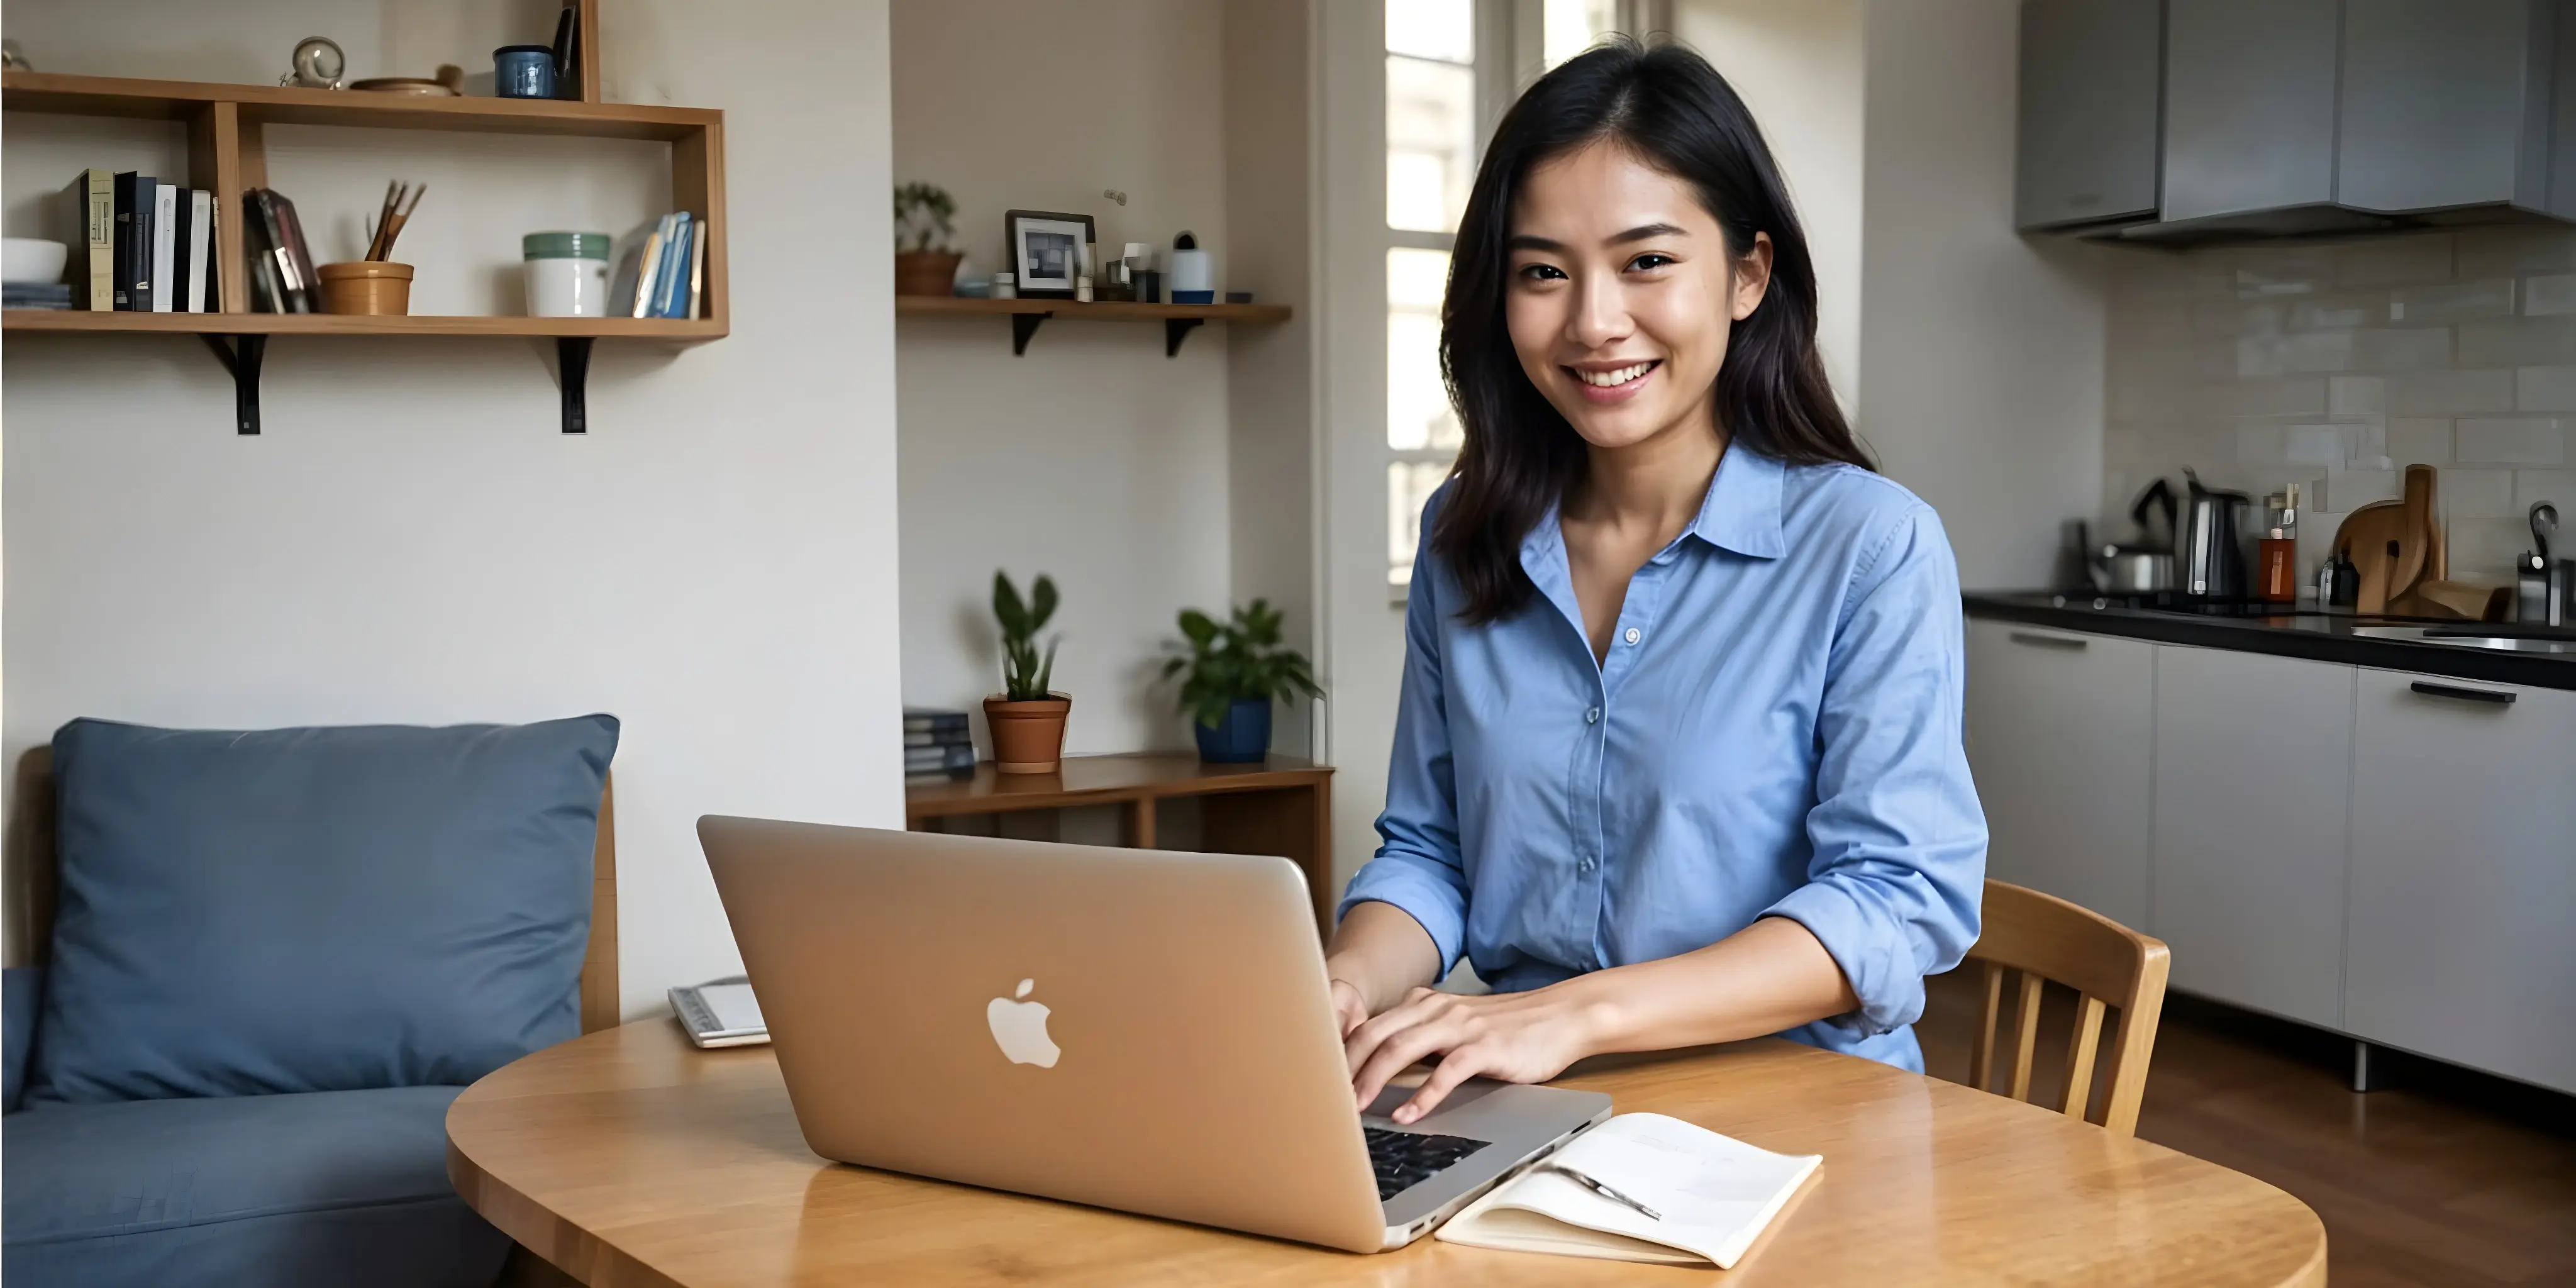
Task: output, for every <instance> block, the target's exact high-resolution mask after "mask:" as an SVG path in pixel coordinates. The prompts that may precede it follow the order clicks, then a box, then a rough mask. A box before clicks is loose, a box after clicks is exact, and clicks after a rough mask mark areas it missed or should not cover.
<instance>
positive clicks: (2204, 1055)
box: [1917, 968, 2576, 1288]
mask: <svg viewBox="0 0 2576 1288" xmlns="http://www.w3.org/2000/svg"><path fill="white" fill-rule="evenodd" d="M1972 969H1973V968H1972ZM1969 973H1970V972H1967V971H1962V972H1957V973H1954V974H1952V975H1948V976H1943V977H1940V978H1936V979H1934V980H1931V981H1930V985H1931V989H1930V993H1931V996H1930V999H1929V1005H1928V1007H1927V1010H1926V1014H1925V1017H1924V1022H1923V1024H1921V1025H1920V1026H1919V1027H1918V1029H1917V1032H1919V1033H1920V1034H1921V1036H1922V1040H1923V1049H1924V1050H1923V1054H1924V1060H1925V1063H1926V1066H1927V1068H1928V1069H1929V1071H1930V1072H1931V1073H1932V1074H1933V1075H1934V1076H1936V1077H1942V1078H1948V1079H1950V1080H1952V1081H1957V1082H1965V1081H1966V1080H1967V1070H1968V1034H1969V1032H1970V1028H1971V1026H1972V1025H1973V1023H1974V1022H1975V1018H1976V1002H1977V998H1976V985H1975V983H1974V981H1973V980H1971V979H1969V978H1967V976H1968V974H1969ZM2050 993H2051V994H2052V996H2051V998H2050V1003H2049V1006H2050V1014H2049V1015H2048V1016H2046V1017H2044V1018H2043V1020H2042V1025H2041V1029H2040V1032H2041V1034H2042V1044H2041V1049H2042V1055H2041V1059H2040V1060H2039V1062H2038V1065H2037V1067H2038V1069H2040V1070H2046V1069H2051V1068H2059V1067H2062V1066H2061V1065H2059V1064H2058V1061H2059V1060H2062V1058H2063V1057H2062V1056H2058V1055H2056V1054H2055V1053H2052V1052H2050V1051H2048V1049H2047V1048H2048V1041H2047V1040H2048V1039H2049V1038H2051V1037H2056V1038H2058V1042H2059V1046H2058V1049H2059V1051H2062V1050H2063V1049H2064V1048H2063V1037H2062V1034H2063V1033H2064V1031H2065V1027H2066V1017H2065V1016H2063V1015H2060V1014H2058V1012H2060V1011H2067V1012H2071V1010H2072V1006H2071V998H2072V995H2071V994H2068V995H2065V996H2063V997H2060V996H2056V994H2057V993H2058V990H2056V989H2054V988H2052V989H2051V990H2050ZM2533 1022H2534V1023H2546V1022H2549V1021H2547V1020H2544V1019H2543V1018H2542V1017H2539V1016H2534V1017H2533ZM2560 1022H2565V1021H2564V1020H2561V1021H2560ZM2007 1023H2009V1021H2007ZM2105 1033H2106V1041H2107V1033H2108V1030H2107V1029H2106V1030H2105ZM2382 1058H2383V1059H2386V1060H2387V1063H2386V1064H2385V1065H2384V1066H2383V1077H2384V1081H2385V1082H2386V1083H2387V1084H2388V1085H2386V1086H2384V1087H2383V1088H2382V1089H2381V1090H2377V1091H2373V1092H2370V1093H2368V1094H2366V1095H2357V1094H2355V1093H2354V1092H2353V1091H2352V1090H2351V1076H2352V1045H2351V1043H2350V1042H2349V1041H2348V1040H2346V1039H2342V1038H2337V1037H2334V1036H2332V1035H2329V1034H2323V1033H2319V1032H2317V1031H2315V1030H2312V1029H2308V1028H2304V1027H2302V1026H2299V1025H2293V1024H2288V1023H2284V1022H2282V1021H2278V1020H2272V1019H2269V1018H2267V1017H2262V1016H2255V1015H2250V1014H2247V1013H2245V1012H2241V1011H2236V1010H2233V1009H2231V1008H2227V1007H2221V1006H2217V1005H2214V1004H2211V1003H2207V1002H2201V1001H2198V1000H2196V999H2192V998H2187V997H2181V996H2176V997H2173V998H2171V999H2169V1000H2168V1002H2167V1004H2166V1011H2165V1018H2164V1024H2163V1026H2162V1028H2161V1030H2160V1032H2159V1034H2158V1036H2157V1040H2156V1054H2155V1062H2154V1064H2153V1066H2152V1071H2151V1072H2150V1073H2149V1075H2148V1078H2147V1096H2146V1107H2145V1109H2144V1111H2143V1112H2142V1113H2141V1114H2140V1116H2139V1119H2138V1134H2139V1135H2140V1136H2143V1137H2145V1138H2146V1139H2148V1140H2152V1141H2155V1142H2157V1143H2159V1144H2163V1145H2169V1146H2171V1147H2173V1148H2175V1149H2178V1150H2181V1151H2183V1152H2184V1153H2187V1154H2193V1155H2196V1156H2198V1157H2201V1158H2205V1159H2209V1160H2210V1161H2212V1162H2215V1163H2220V1164H2223V1165H2225V1166H2228V1167H2232V1168H2235V1169H2236V1170H2238V1171H2241V1172H2245V1173H2247V1174H2249V1175H2252V1176H2258V1177H2261V1178H2262V1179H2264V1180H2266V1181H2270V1182H2271V1183H2272V1184H2274V1185H2277V1186H2280V1187H2281V1188H2282V1189H2284V1190H2287V1191H2289V1192H2290V1193H2292V1194H2294V1195H2297V1196H2298V1197H2299V1199H2300V1200H2302V1201H2303V1202H2305V1203H2306V1204H2307V1205H2308V1206H2309V1207H2311V1208H2314V1209H2316V1212H2317V1215H2318V1216H2319V1217H2321V1218H2323V1219H2324V1221H2325V1225H2326V1239H2327V1249H2328V1254H2329V1256H2330V1259H2331V1260H2330V1269H2329V1275H2330V1282H2332V1283H2333V1284H2334V1285H2335V1288H2383V1286H2386V1285H2401V1284H2402V1285H2426V1286H2427V1288H2433V1286H2437V1285H2438V1286H2439V1288H2487V1286H2488V1285H2539V1284H2549V1285H2569V1286H2576V1098H2571V1097H2567V1096H2561V1095H2555V1094H2552V1093H2549V1092H2544V1091H2540V1090H2537V1089H2534V1088H2531V1087H2527V1086H2523V1085H2521V1084H2518V1083H2510V1082H2505V1081H2502V1080H2499V1079H2495V1078H2489V1077H2485V1076H2483V1075H2479V1074H2473V1073H2469V1072H2467V1071H2465V1070H2460V1069H2455V1068H2452V1067H2450V1066H2447V1065H2441V1064H2436V1063H2434V1062H2432V1061H2427V1060H2418V1059H2412V1058H2409V1057H2404V1056H2395V1057H2390V1056H2388V1055H2387V1053H2382ZM2034 1081H2040V1082H2043V1083H2046V1079H2045V1078H2044V1077H2036V1078H2035V1079H2034ZM2042 1092H2043V1093H2044V1094H2045V1098H2044V1099H2042V1103H2045V1104H2055V1103H2056V1097H2055V1087H2054V1084H2053V1083H2048V1084H2047V1085H2044V1086H2043V1087H2042ZM2034 1098H2040V1095H2038V1094H2035V1097H2034Z"/></svg>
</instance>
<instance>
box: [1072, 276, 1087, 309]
mask: <svg viewBox="0 0 2576 1288" xmlns="http://www.w3.org/2000/svg"><path fill="white" fill-rule="evenodd" d="M1073 300H1074V303H1076V304H1089V303H1091V279H1090V278H1088V277H1077V278H1075V279H1073Z"/></svg>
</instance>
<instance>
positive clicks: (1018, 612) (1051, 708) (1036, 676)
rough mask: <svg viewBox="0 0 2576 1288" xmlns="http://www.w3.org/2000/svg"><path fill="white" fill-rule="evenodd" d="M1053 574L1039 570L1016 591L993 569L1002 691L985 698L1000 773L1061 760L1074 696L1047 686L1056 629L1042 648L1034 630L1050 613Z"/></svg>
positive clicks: (1049, 766)
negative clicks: (1023, 595) (1023, 591)
mask: <svg viewBox="0 0 2576 1288" xmlns="http://www.w3.org/2000/svg"><path fill="white" fill-rule="evenodd" d="M1056 604H1057V599H1056V591H1055V580H1054V579H1053V578H1051V577H1049V576H1047V575H1046V574H1045V573H1039V574H1038V577H1037V580H1035V581H1033V582H1031V583H1029V595H1028V598H1026V599H1022V598H1021V597H1020V590H1019V587H1017V586H1014V585H1012V584H1011V578H1010V574H1008V573H1005V572H1001V571H999V570H996V571H995V572H994V573H993V620H994V622H995V623H996V624H998V625H999V626H1000V627H1001V628H1002V691H1001V692H1000V693H996V694H994V695H993V696H991V697H989V698H986V699H984V722H985V725H986V727H987V728H988V729H989V730H990V731H991V732H992V735H993V767H994V768H995V769H997V770H999V771H1000V772H1002V773H1005V774H1051V773H1054V772H1055V771H1056V770H1057V768H1059V767H1060V765H1061V764H1062V762H1063V757H1064V723H1065V717H1066V716H1067V715H1068V714H1070V713H1071V711H1072V710H1073V699H1071V698H1069V697H1067V696H1065V695H1064V694H1061V693H1057V692H1054V691H1053V690H1051V689H1049V688H1048V687H1047V685H1048V683H1049V682H1050V681H1051V680H1053V679H1054V677H1055V649H1056V645H1057V644H1060V643H1062V642H1063V640H1064V637H1063V636H1062V635H1060V634H1059V635H1056V636H1054V637H1053V638H1050V639H1049V640H1047V642H1046V649H1045V651H1044V652H1043V653H1042V652H1040V651H1039V648H1038V633H1039V632H1041V631H1043V630H1045V629H1046V626H1047V623H1048V622H1049V621H1050V620H1052V619H1053V618H1054V617H1055V610H1056Z"/></svg>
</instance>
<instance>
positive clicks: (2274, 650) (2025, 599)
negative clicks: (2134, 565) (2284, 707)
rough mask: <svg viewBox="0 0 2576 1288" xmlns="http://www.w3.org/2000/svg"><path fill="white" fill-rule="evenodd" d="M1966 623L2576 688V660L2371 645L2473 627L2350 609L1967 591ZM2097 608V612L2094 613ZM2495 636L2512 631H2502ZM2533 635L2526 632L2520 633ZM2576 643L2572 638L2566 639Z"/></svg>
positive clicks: (2413, 644) (2400, 643) (2575, 634)
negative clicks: (2389, 633)
mask: <svg viewBox="0 0 2576 1288" xmlns="http://www.w3.org/2000/svg"><path fill="white" fill-rule="evenodd" d="M1964 598H1965V600H1966V602H1967V609H1968V616H1970V617H1979V618H1988V619H1992V620H1998V621H2007V622H2026V623H2029V624H2030V625H2033V626H2053V627H2056V628H2058V629H2059V630H2068V631H2085V632H2088V633H2091V634H2095V635H2120V636H2126V637H2128V638H2130V639H2140V640H2152V641H2154V642H2156V643H2159V644H2190V645H2197V646H2199V647H2201V648H2225V649H2235V650H2237V651H2239V652H2245V653H2269V654H2272V655H2274V656H2277V657H2302V658H2309V659H2312V660H2314V661H2319V662H2339V663H2342V664H2344V665H2347V666H2369V667H2378V668H2381V669H2384V670H2390V671H2413V672H2416V673H2418V674H2422V675H2440V676H2449V677H2451V678H2454V679H2461V680H2486V681H2489V682H2491V683H2496V684H2527V685H2531V686H2533V687H2536V688H2544V689H2576V654H2549V653H2518V652H2508V651H2505V650H2502V649H2490V648H2470V647H2464V646H2461V645H2457V644H2433V643H2426V642H2422V641H2417V640H2391V639H2373V638H2371V637H2369V636H2367V635H2356V634H2354V633H2353V628H2354V627H2357V626H2437V627H2442V628H2446V629H2457V628H2461V627H2473V626H2475V625H2476V623H2470V622H2428V621H2425V620H2423V619H2421V618H2403V617H2361V616H2357V615H2355V614H2354V613H2353V612H2352V611H2351V610H2350V609H2335V610H2330V611H2325V612H2318V611H2314V610H2309V611H2293V612H2285V613H2282V614H2280V615H2278V616H2273V617H2211V616H2202V615H2199V614H2195V613H2190V612H2182V611H2175V610H2170V609H2146V608H2124V607H2116V606H2113V605H2112V603H2111V601H2099V600H2096V599H2094V598H2093V597H2091V596H2089V595H2084V594H2080V593H2070V594H2063V595H2060V594H2053V593H2051V592H2049V591H2044V590H2041V591H1971V592H1969V593H1968V594H1967V595H1966V596H1964ZM2097 602H2098V603H2102V604H2103V605H2104V606H2103V607H2100V608H2096V607H2094V605H2095V604H2096V603H2097ZM2497 629H2498V630H2499V631H2511V630H2514V629H2516V628H2514V627H2511V626H2500V627H2498V628H2497ZM2522 629H2526V630H2527V629H2530V628H2522ZM2567 636H2568V637H2569V638H2576V631H2571V632H2568V633H2567Z"/></svg>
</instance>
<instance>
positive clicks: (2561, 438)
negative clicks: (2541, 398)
mask: <svg viewBox="0 0 2576 1288" xmlns="http://www.w3.org/2000/svg"><path fill="white" fill-rule="evenodd" d="M2451 454H2452V456H2453V457H2455V458H2456V459H2458V460H2460V461H2462V462H2464V463H2481V464H2495V465H2563V464H2565V463H2566V461H2567V434H2566V431H2565V430H2564V428H2562V423H2561V422H2560V421H2557V420H2554V419H2550V418H2547V417H2538V416H2523V417H2511V418H2506V417H2484V416H2463V417H2461V418H2460V419H2459V421H2458V422H2457V423H2456V424H2454V425H2453V426H2452V429H2451Z"/></svg>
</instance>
